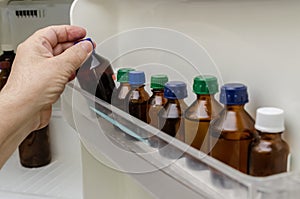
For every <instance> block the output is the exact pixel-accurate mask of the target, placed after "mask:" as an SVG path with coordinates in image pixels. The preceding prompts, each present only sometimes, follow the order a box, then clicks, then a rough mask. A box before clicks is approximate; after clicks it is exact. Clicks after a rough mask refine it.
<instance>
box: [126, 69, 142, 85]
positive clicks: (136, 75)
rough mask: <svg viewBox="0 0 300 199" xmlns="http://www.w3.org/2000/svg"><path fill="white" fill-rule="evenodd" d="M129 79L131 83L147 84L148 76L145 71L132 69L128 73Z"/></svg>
mask: <svg viewBox="0 0 300 199" xmlns="http://www.w3.org/2000/svg"><path fill="white" fill-rule="evenodd" d="M128 80H129V84H130V85H141V84H145V82H146V77H145V73H144V72H143V71H130V72H129V73H128Z"/></svg>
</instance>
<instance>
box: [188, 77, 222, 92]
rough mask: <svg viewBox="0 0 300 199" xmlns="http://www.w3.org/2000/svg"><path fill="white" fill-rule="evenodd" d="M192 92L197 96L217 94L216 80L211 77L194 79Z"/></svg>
mask: <svg viewBox="0 0 300 199" xmlns="http://www.w3.org/2000/svg"><path fill="white" fill-rule="evenodd" d="M193 90H194V93H196V94H198V95H208V94H210V95H212V94H216V93H217V92H219V85H218V79H217V78H216V77H215V76H212V75H203V76H198V77H195V79H194V85H193Z"/></svg>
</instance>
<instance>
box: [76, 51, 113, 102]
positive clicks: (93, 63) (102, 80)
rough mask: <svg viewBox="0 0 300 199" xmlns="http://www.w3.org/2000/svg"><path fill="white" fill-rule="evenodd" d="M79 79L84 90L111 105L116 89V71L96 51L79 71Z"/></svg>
mask: <svg viewBox="0 0 300 199" xmlns="http://www.w3.org/2000/svg"><path fill="white" fill-rule="evenodd" d="M76 76H77V79H78V81H79V84H80V86H81V88H82V89H84V90H86V91H87V92H89V93H90V94H92V95H93V96H96V97H98V98H99V99H101V100H104V101H106V102H107V103H111V97H112V94H113V91H114V89H115V82H114V71H113V69H112V67H111V65H110V62H109V61H108V60H107V59H105V58H104V57H102V56H100V55H98V54H97V53H96V52H95V51H93V53H92V54H91V56H90V57H89V58H88V59H87V60H86V61H85V62H84V63H83V65H82V66H81V67H80V69H79V70H77V74H76Z"/></svg>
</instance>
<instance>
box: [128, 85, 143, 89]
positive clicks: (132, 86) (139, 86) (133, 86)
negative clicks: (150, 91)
mask: <svg viewBox="0 0 300 199" xmlns="http://www.w3.org/2000/svg"><path fill="white" fill-rule="evenodd" d="M130 86H131V88H133V89H138V88H140V89H144V87H145V85H144V84H130Z"/></svg>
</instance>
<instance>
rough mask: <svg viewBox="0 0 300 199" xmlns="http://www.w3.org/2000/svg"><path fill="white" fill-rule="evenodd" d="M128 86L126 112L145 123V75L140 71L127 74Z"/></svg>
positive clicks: (147, 95) (146, 94) (146, 95)
mask: <svg viewBox="0 0 300 199" xmlns="http://www.w3.org/2000/svg"><path fill="white" fill-rule="evenodd" d="M128 75H129V84H130V86H131V89H130V91H129V93H128V94H127V96H126V100H125V101H126V105H128V106H127V112H128V113H129V114H130V115H132V116H134V117H136V118H138V119H140V120H142V121H144V122H147V102H148V100H149V94H148V93H147V92H146V91H145V82H146V78H145V73H144V72H142V71H130V72H129V74H128Z"/></svg>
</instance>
